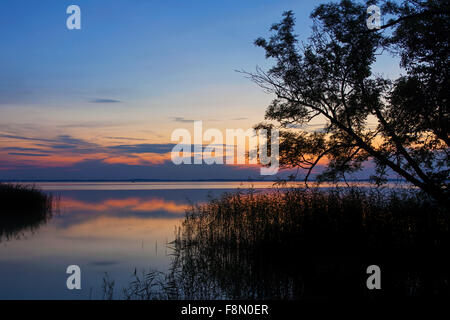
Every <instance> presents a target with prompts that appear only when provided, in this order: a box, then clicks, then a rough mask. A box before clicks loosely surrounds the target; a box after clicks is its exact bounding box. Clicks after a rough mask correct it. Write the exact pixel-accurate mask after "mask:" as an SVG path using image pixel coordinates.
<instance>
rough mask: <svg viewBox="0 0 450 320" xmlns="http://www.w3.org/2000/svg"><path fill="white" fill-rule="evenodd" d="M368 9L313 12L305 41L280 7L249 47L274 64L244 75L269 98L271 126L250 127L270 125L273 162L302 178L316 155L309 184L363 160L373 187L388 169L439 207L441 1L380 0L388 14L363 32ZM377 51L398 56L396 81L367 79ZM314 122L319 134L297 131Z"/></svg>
mask: <svg viewBox="0 0 450 320" xmlns="http://www.w3.org/2000/svg"><path fill="white" fill-rule="evenodd" d="M374 3H376V2H374V1H370V2H367V3H366V4H361V3H355V2H353V1H350V0H342V1H341V2H340V3H339V4H337V3H330V4H322V5H320V6H318V7H317V8H316V9H315V10H314V11H313V12H312V14H311V18H312V20H313V28H312V36H311V37H310V38H309V39H308V41H307V42H306V43H300V42H299V40H298V38H297V36H296V35H295V34H294V27H295V19H294V15H293V13H292V12H291V11H288V12H285V13H284V14H283V19H282V21H281V22H280V23H277V24H274V25H273V26H272V28H271V31H272V32H273V34H272V36H271V37H270V38H269V39H267V40H266V39H263V38H259V39H257V40H256V41H255V44H256V45H257V46H259V47H262V48H264V49H265V52H266V58H268V59H269V58H272V59H274V60H275V65H274V66H273V67H272V68H270V70H268V71H264V70H262V69H260V68H257V70H256V72H255V73H246V74H247V75H248V76H249V77H250V78H251V79H252V80H253V81H255V82H256V83H257V84H258V85H260V86H261V87H262V88H263V89H265V90H266V91H268V92H270V93H273V94H275V96H276V97H275V99H274V100H273V101H272V103H271V104H270V105H269V107H268V109H267V111H266V115H265V118H266V119H267V120H272V122H271V123H261V124H259V125H257V126H256V127H255V128H256V129H261V128H266V129H271V128H274V126H275V125H276V126H277V127H279V128H280V130H281V131H280V164H281V165H282V166H283V167H290V168H292V167H297V168H303V169H305V170H306V175H305V181H307V180H308V178H309V176H310V174H311V172H312V170H313V169H314V168H315V167H316V166H317V164H318V163H319V161H320V160H322V159H327V160H328V164H327V166H326V169H325V170H324V171H323V172H322V173H321V174H320V175H319V176H318V179H319V180H334V181H336V180H338V179H345V176H346V174H348V173H351V172H355V171H357V170H360V169H361V168H362V165H363V163H365V162H367V161H372V162H373V163H374V164H375V168H376V170H375V172H376V173H375V174H374V175H373V176H372V177H371V178H372V179H373V180H374V181H375V182H376V183H379V184H382V183H384V182H386V177H387V174H388V173H389V171H392V172H395V173H396V174H398V175H399V176H400V177H402V178H404V179H405V180H406V181H408V182H410V183H412V184H413V185H415V186H417V187H418V188H420V189H421V190H423V191H424V192H426V193H427V194H428V195H430V196H431V197H433V198H434V199H436V200H437V201H439V202H440V203H442V204H445V205H446V206H448V186H449V185H448V180H449V169H448V168H449V158H448V151H449V150H448V147H449V145H448V143H449V133H448V128H449V126H448V119H449V102H448V101H449V100H448V91H449V77H448V72H449V61H450V60H449V48H448V46H449V39H448V37H449V34H450V28H449V21H450V19H449V10H448V8H449V4H448V0H447V1H445V0H427V1H422V2H421V1H415V0H408V1H404V2H403V3H401V4H397V3H393V2H390V1H389V2H385V3H384V4H383V5H382V12H383V13H389V14H391V15H392V16H393V18H392V19H391V20H389V21H388V22H387V23H386V24H385V25H383V26H382V27H381V29H380V30H369V29H368V28H367V26H366V19H367V18H368V15H367V13H366V10H367V7H368V6H369V5H370V4H374ZM385 50H389V51H390V52H391V53H393V54H396V55H398V56H399V57H400V58H401V66H402V67H403V69H404V70H405V71H406V75H404V76H402V77H400V78H399V79H397V80H395V81H392V80H389V79H385V78H383V77H381V76H379V75H376V74H374V72H373V71H372V66H373V64H374V62H375V61H376V57H377V56H378V55H380V54H381V52H383V51H385ZM314 119H316V120H317V119H318V120H320V121H325V122H326V125H325V127H324V129H323V130H322V131H317V132H310V131H308V130H305V129H303V128H304V126H305V125H307V124H308V123H311V121H313V120H314ZM274 122H275V124H274ZM370 123H374V125H372V126H370V125H369V124H370Z"/></svg>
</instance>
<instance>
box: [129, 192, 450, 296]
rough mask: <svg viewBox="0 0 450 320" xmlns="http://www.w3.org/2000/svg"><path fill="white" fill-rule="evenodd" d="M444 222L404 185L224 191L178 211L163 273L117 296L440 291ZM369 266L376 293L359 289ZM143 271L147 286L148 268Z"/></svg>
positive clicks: (444, 212)
mask: <svg viewBox="0 0 450 320" xmlns="http://www.w3.org/2000/svg"><path fill="white" fill-rule="evenodd" d="M449 220H450V217H449V212H448V209H446V208H441V207H438V206H437V205H436V204H435V203H434V202H433V201H431V200H430V199H427V198H426V197H423V196H422V195H421V194H420V193H416V192H413V191H401V190H390V191H388V192H387V191H383V192H380V191H378V190H376V189H358V188H335V189H330V190H319V189H276V190H274V191H272V192H260V193H256V192H255V191H254V190H249V191H247V192H243V191H240V192H237V193H228V194H225V195H223V196H222V197H220V198H217V199H212V200H210V201H209V202H207V203H203V204H198V205H194V206H192V208H190V209H189V210H188V211H187V213H186V218H185V220H184V222H183V224H182V225H181V227H180V228H179V230H178V231H177V235H176V240H175V241H174V242H173V246H174V248H173V249H174V256H173V261H172V266H171V270H170V272H168V273H167V274H164V275H162V274H159V275H158V277H157V278H158V279H159V280H158V282H157V283H158V288H159V289H158V290H156V291H148V286H147V285H146V283H147V282H146V280H145V279H147V277H146V275H145V274H144V275H143V276H142V278H140V281H137V282H136V281H135V282H134V286H133V285H131V286H130V287H129V288H128V290H129V291H128V294H126V295H125V296H126V297H127V298H128V299H129V298H130V297H131V298H133V297H135V298H143V297H146V294H139V293H142V292H144V293H147V292H151V294H150V295H149V297H151V298H152V299H153V298H163V299H301V298H304V299H316V298H349V297H351V298H361V297H365V298H383V297H404V296H446V295H448V294H449V293H450V292H449V287H450V285H449V281H450V275H449V273H450V265H449V262H448V261H447V260H448V259H447V256H448V252H449V249H450V245H449V225H450V224H449ZM372 264H375V265H378V266H380V268H381V270H382V290H380V291H376V290H375V291H369V290H368V289H367V287H366V279H367V277H368V275H367V274H366V269H367V267H368V266H369V265H372ZM135 276H136V275H135ZM149 278H150V279H151V280H152V281H151V282H150V283H151V284H153V285H154V284H155V273H150V274H149ZM136 284H138V285H136ZM130 288H131V289H130ZM152 288H153V287H152ZM125 292H127V291H125ZM130 293H132V294H130Z"/></svg>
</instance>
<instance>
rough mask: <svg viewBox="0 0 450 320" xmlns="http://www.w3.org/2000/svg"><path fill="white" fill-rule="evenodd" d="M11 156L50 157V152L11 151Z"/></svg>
mask: <svg viewBox="0 0 450 320" xmlns="http://www.w3.org/2000/svg"><path fill="white" fill-rule="evenodd" d="M8 154H9V155H11V156H25V157H48V156H50V155H49V154H42V153H24V152H10V153H8Z"/></svg>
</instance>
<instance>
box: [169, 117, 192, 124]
mask: <svg viewBox="0 0 450 320" xmlns="http://www.w3.org/2000/svg"><path fill="white" fill-rule="evenodd" d="M172 120H173V121H175V122H181V123H192V122H194V121H196V120H192V119H186V118H183V117H173V118H172Z"/></svg>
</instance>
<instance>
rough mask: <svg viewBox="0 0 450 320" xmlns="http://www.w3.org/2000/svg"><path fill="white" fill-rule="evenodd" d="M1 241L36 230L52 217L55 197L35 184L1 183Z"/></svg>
mask: <svg viewBox="0 0 450 320" xmlns="http://www.w3.org/2000/svg"><path fill="white" fill-rule="evenodd" d="M0 204H1V207H0V241H1V240H2V239H9V238H11V237H20V235H21V234H23V233H24V232H26V231H35V230H37V229H38V228H39V227H40V226H42V225H44V224H45V223H46V222H47V221H48V220H49V219H50V218H51V217H52V209H53V207H54V204H55V199H54V197H53V196H52V195H49V194H46V193H44V192H42V191H41V190H39V189H37V188H35V187H34V186H29V185H22V184H3V183H1V184H0Z"/></svg>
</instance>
